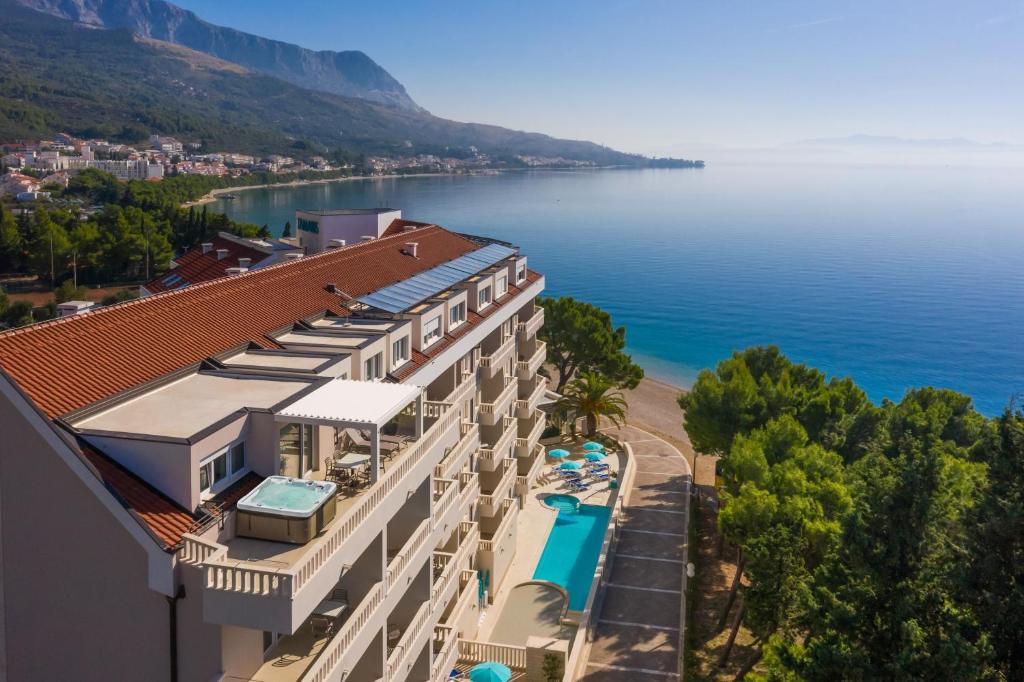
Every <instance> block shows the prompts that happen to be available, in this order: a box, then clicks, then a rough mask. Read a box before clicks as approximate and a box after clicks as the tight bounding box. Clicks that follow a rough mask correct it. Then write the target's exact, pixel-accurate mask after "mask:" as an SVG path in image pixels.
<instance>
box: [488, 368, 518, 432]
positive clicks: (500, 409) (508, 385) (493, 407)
mask: <svg viewBox="0 0 1024 682" xmlns="http://www.w3.org/2000/svg"><path fill="white" fill-rule="evenodd" d="M504 382H505V385H504V386H503V387H502V389H501V392H500V393H498V395H497V397H495V398H494V400H492V401H490V402H486V403H480V423H482V424H485V425H488V426H490V425H491V424H497V423H498V419H499V418H500V417H501V416H502V415H505V414H507V413H508V408H509V407H510V406H511V405H512V400H514V399H515V397H516V392H517V391H518V390H519V385H518V384H517V382H516V379H515V377H505V378H504Z"/></svg>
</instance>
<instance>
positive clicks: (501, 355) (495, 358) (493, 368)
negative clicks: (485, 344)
mask: <svg viewBox="0 0 1024 682" xmlns="http://www.w3.org/2000/svg"><path fill="white" fill-rule="evenodd" d="M515 347H516V337H515V335H514V334H509V335H508V337H507V338H505V339H504V340H503V341H502V342H501V344H500V345H499V346H498V347H497V348H495V349H494V350H493V351H490V352H489V353H487V354H485V355H481V356H480V369H481V370H483V375H484V376H485V377H486V378H488V379H489V378H491V377H493V376H494V375H495V374H496V373H497V372H498V371H499V370H501V368H502V367H504V366H505V365H506V364H507V363H508V361H509V358H511V357H512V351H513V350H514V349H515Z"/></svg>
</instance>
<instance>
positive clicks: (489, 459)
mask: <svg viewBox="0 0 1024 682" xmlns="http://www.w3.org/2000/svg"><path fill="white" fill-rule="evenodd" d="M501 425H502V431H501V435H500V436H498V440H497V441H496V442H495V443H494V445H493V446H491V447H489V448H480V465H481V468H483V469H484V470H486V471H494V470H495V469H496V468H497V465H498V463H499V462H501V460H503V459H505V458H506V457H508V453H509V451H510V450H511V448H512V441H513V440H515V437H516V431H517V429H518V424H517V423H516V420H515V419H513V418H512V417H503V418H502V422H501Z"/></svg>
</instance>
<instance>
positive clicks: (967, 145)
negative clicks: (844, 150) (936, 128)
mask: <svg viewBox="0 0 1024 682" xmlns="http://www.w3.org/2000/svg"><path fill="white" fill-rule="evenodd" d="M795 146H800V147H873V148H877V147H912V148H917V149H923V148H928V149H998V148H1012V147H1014V146H1015V145H1010V144H1006V143H1005V142H992V143H986V142H978V141H976V140H970V139H967V138H965V137H943V138H907V137H893V136H888V135H863V134H861V135H847V136H846V137H821V138H814V139H810V140H801V141H799V142H796V143H795Z"/></svg>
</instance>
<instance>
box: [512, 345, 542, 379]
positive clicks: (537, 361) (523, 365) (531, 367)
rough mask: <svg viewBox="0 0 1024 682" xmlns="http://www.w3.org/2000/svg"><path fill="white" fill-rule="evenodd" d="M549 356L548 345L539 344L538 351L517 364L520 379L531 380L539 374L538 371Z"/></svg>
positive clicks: (517, 373)
mask: <svg viewBox="0 0 1024 682" xmlns="http://www.w3.org/2000/svg"><path fill="white" fill-rule="evenodd" d="M547 356H548V344H546V343H544V342H543V341H542V342H540V343H538V344H537V350H535V351H534V352H533V355H531V356H530V357H528V358H526V359H525V360H519V361H518V362H516V375H517V376H518V377H519V378H520V379H530V378H532V377H533V376H534V375H536V374H537V370H538V369H540V366H541V365H543V364H544V359H545V358H547Z"/></svg>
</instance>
